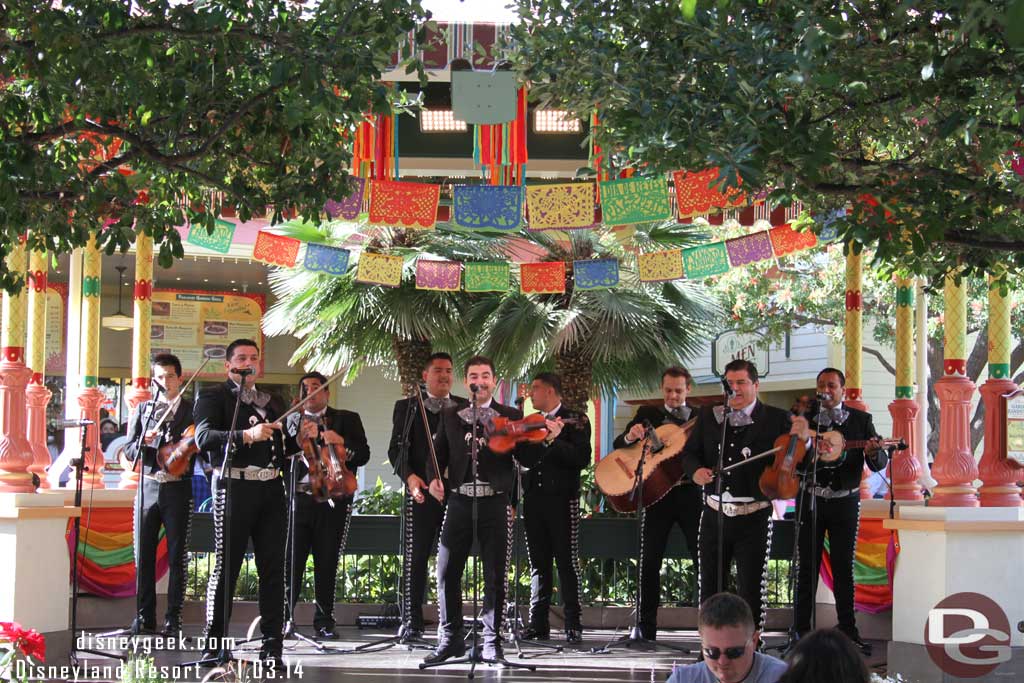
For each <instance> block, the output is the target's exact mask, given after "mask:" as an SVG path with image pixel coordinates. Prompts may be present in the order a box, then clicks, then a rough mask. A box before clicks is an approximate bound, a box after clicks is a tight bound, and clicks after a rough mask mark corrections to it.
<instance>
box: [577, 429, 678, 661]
mask: <svg viewBox="0 0 1024 683" xmlns="http://www.w3.org/2000/svg"><path fill="white" fill-rule="evenodd" d="M644 427H645V431H644V443H643V445H642V446H641V447H640V458H639V460H638V461H637V463H636V471H635V472H634V473H633V490H632V491H631V492H630V494H629V495H630V498H631V500H632V501H633V509H634V510H635V515H634V518H635V519H636V525H635V526H636V567H637V577H636V594H635V597H634V599H633V605H634V609H633V626H632V627H631V628H630V630H629V633H627V634H626V635H624V636H622V637H620V638H617V639H616V640H613V641H611V642H610V643H608V644H606V645H605V646H604V647H595V648H591V650H590V652H591V653H592V654H601V655H604V654H611V653H612V650H613V648H617V647H626V648H630V647H633V646H634V645H641V644H642V645H646V646H648V647H651V648H654V649H657V648H659V647H662V648H666V649H668V650H674V651H676V652H681V653H683V654H690V650H688V649H686V648H683V647H678V646H676V645H668V644H665V643H659V642H658V641H657V640H648V639H647V638H644V637H643V635H642V634H641V632H640V596H641V592H640V565H641V557H642V556H643V542H644V541H643V538H644V519H645V518H646V516H647V508H645V507H644V504H643V479H644V477H643V473H644V463H645V462H646V461H647V457H648V456H649V455H650V453H651V445H652V442H653V441H654V440H655V439H657V438H658V434H657V432H656V431H655V430H654V426H653V425H652V424H651V423H650V422H648V421H645V424H644Z"/></svg>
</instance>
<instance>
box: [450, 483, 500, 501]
mask: <svg viewBox="0 0 1024 683" xmlns="http://www.w3.org/2000/svg"><path fill="white" fill-rule="evenodd" d="M455 493H458V494H460V495H463V496H469V497H470V498H486V497H487V496H496V495H498V494H499V493H501V491H498V490H497V489H495V488H494V487H493V486H491V485H490V484H484V483H479V484H474V483H470V484H462V485H461V486H459V487H458V488H457V489H455Z"/></svg>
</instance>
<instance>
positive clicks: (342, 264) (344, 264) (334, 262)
mask: <svg viewBox="0 0 1024 683" xmlns="http://www.w3.org/2000/svg"><path fill="white" fill-rule="evenodd" d="M348 253H349V252H348V249H339V248H338V247H329V246H327V245H325V244H314V243H309V244H307V245H306V260H305V261H303V262H302V265H303V267H305V269H306V270H315V271H318V272H321V273H327V274H329V275H344V274H345V271H347V270H348Z"/></svg>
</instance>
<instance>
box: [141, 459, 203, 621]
mask: <svg viewBox="0 0 1024 683" xmlns="http://www.w3.org/2000/svg"><path fill="white" fill-rule="evenodd" d="M140 483H141V486H140V487H139V493H138V495H136V496H135V516H134V529H135V566H136V568H137V569H136V571H138V573H139V595H138V609H139V612H140V613H141V615H142V622H143V624H145V625H147V626H157V625H158V624H157V623H156V549H157V546H158V545H159V543H160V527H161V526H162V527H164V529H165V530H166V531H165V536H166V538H167V574H168V576H167V613H166V615H165V617H164V618H165V620H166V621H169V622H171V623H178V622H180V621H181V608H182V606H183V605H184V604H185V576H186V575H187V573H188V539H189V533H190V531H191V529H192V479H191V477H190V478H188V479H183V480H181V481H169V482H166V483H163V484H161V483H159V482H157V481H156V480H154V479H150V478H148V477H143V478H142V480H141V482H140Z"/></svg>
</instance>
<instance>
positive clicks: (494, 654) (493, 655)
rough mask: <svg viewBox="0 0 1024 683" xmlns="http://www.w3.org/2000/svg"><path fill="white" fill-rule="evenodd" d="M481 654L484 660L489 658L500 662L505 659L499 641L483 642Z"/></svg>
mask: <svg viewBox="0 0 1024 683" xmlns="http://www.w3.org/2000/svg"><path fill="white" fill-rule="evenodd" d="M481 655H482V656H483V658H484V659H485V660H488V659H489V660H492V661H499V662H500V661H501V660H503V659H505V651H504V650H503V649H502V647H501V643H484V648H483V650H482V651H481Z"/></svg>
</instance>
